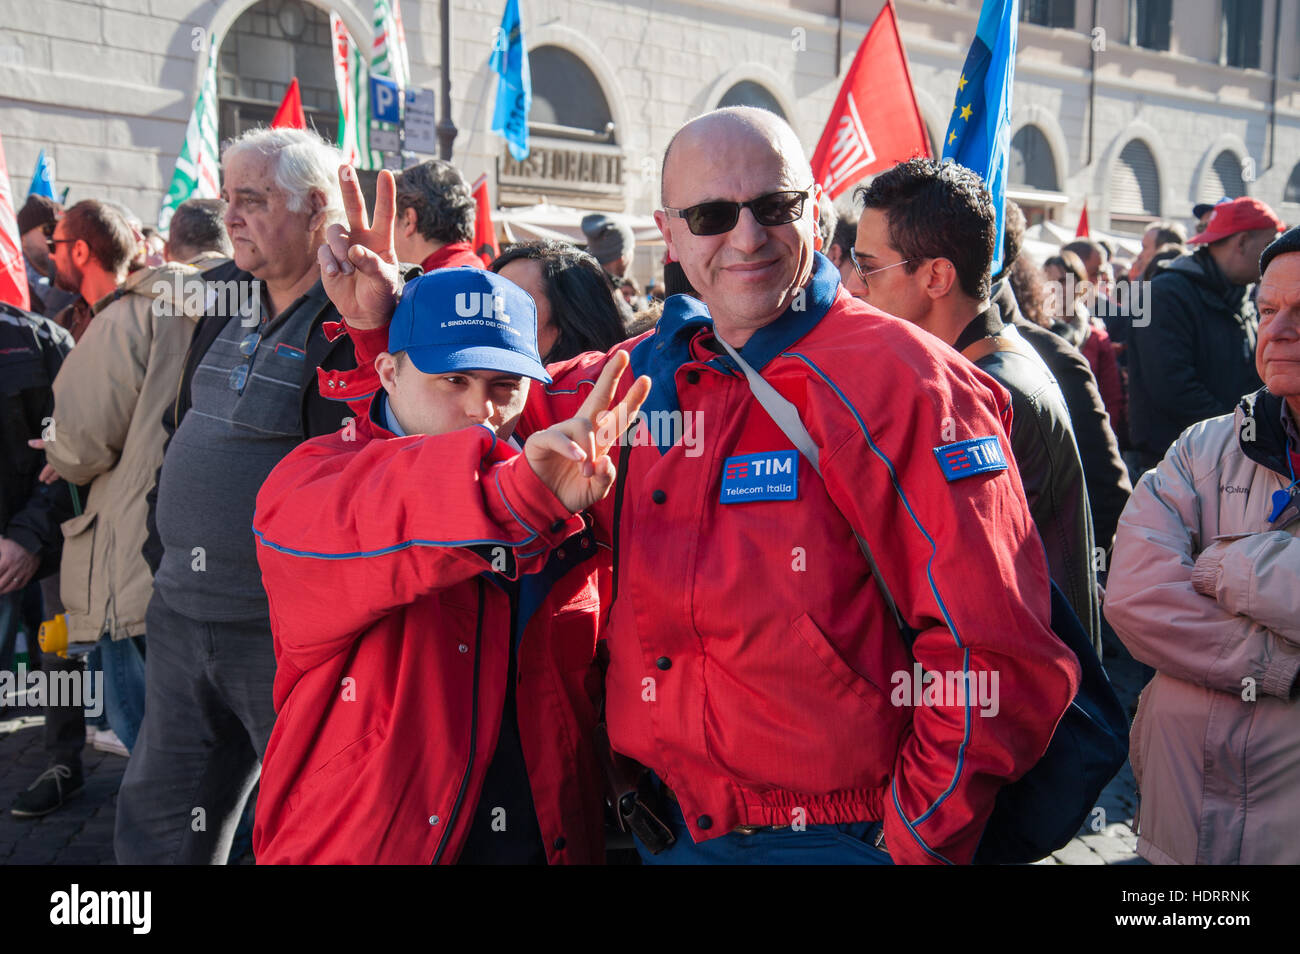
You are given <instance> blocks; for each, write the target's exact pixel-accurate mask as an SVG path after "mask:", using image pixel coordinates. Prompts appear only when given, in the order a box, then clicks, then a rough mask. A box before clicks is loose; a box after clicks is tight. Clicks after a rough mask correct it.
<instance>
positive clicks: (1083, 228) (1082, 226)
mask: <svg viewBox="0 0 1300 954" xmlns="http://www.w3.org/2000/svg"><path fill="white" fill-rule="evenodd" d="M1074 237H1075V238H1091V237H1092V236H1090V235H1089V234H1088V202H1087V200H1086V199H1085V200H1084V203H1083V211H1082V212H1081V213H1080V214H1079V227H1078V228H1077V229H1075V230H1074Z"/></svg>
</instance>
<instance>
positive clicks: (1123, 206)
mask: <svg viewBox="0 0 1300 954" xmlns="http://www.w3.org/2000/svg"><path fill="white" fill-rule="evenodd" d="M1159 215H1160V173H1159V172H1158V171H1157V170H1156V160H1155V157H1154V156H1152V155H1151V150H1150V149H1149V148H1148V147H1147V144H1146V143H1144V142H1142V140H1140V139H1133V140H1130V141H1129V143H1128V145H1126V146H1125V147H1124V150H1123V151H1122V152H1121V153H1120V154H1119V159H1117V160H1116V161H1115V166H1114V168H1113V169H1111V173H1110V216H1111V226H1112V228H1115V229H1119V230H1122V231H1126V232H1140V231H1142V230H1143V228H1144V227H1145V225H1146V223H1147V222H1149V221H1151V220H1152V219H1154V218H1157V217H1158V216H1159Z"/></svg>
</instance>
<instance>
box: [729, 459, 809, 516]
mask: <svg viewBox="0 0 1300 954" xmlns="http://www.w3.org/2000/svg"><path fill="white" fill-rule="evenodd" d="M798 496H799V452H798V451H795V450H788V451H768V452H766V453H763V454H741V455H740V456H738V457H728V458H727V459H726V460H725V461H723V464H722V496H721V498H720V500H721V502H722V503H724V504H734V503H750V502H751V501H755V500H795V499H797V498H798Z"/></svg>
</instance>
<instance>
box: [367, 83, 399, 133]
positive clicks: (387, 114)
mask: <svg viewBox="0 0 1300 954" xmlns="http://www.w3.org/2000/svg"><path fill="white" fill-rule="evenodd" d="M370 109H371V118H372V119H377V120H379V121H380V122H385V123H396V122H400V121H401V118H402V108H401V96H399V95H398V89H397V84H396V83H394V82H393V81H392V80H390V79H386V78H385V77H383V76H372V77H370Z"/></svg>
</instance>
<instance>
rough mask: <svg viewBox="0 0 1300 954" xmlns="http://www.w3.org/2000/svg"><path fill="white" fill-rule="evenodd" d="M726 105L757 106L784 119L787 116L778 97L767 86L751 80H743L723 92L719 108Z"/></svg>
mask: <svg viewBox="0 0 1300 954" xmlns="http://www.w3.org/2000/svg"><path fill="white" fill-rule="evenodd" d="M724 106H757V107H758V108H759V109H766V110H767V111H768V112H769V113H776V114H777V115H778V116H780V117H781V118H782V119H785V118H786V115H785V110H783V109H782V108H781V104H780V103H778V102H777V101H776V97H775V96H773V95H772V94H771V92H769V91H768V89H767V88H766V87H764V86H760V85H759V84H758V83H755V82H752V81H750V80H741V81H740V82H739V83H737V84H736V85H735V86H733V87H731V89H729V90H727V91H726V92H725V93H723V94H722V99H720V100H718V108H719V109H721V108H722V107H724Z"/></svg>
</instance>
